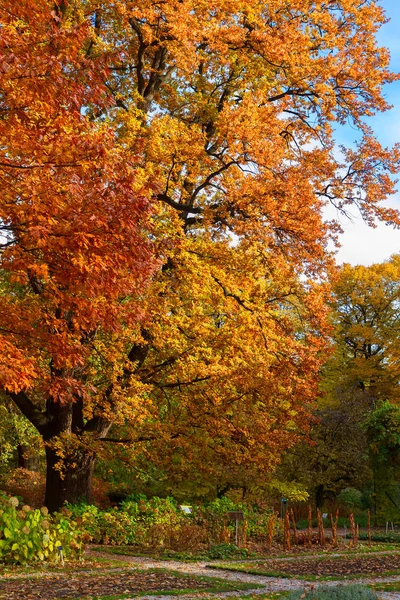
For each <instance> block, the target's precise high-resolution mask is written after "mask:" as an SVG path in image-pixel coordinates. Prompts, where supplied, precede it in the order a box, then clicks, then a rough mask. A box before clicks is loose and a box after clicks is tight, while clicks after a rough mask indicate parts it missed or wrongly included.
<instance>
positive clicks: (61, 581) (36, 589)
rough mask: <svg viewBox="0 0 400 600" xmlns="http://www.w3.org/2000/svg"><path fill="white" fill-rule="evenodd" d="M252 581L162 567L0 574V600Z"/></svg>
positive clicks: (237, 586) (227, 586)
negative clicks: (225, 578)
mask: <svg viewBox="0 0 400 600" xmlns="http://www.w3.org/2000/svg"><path fill="white" fill-rule="evenodd" d="M255 587H258V586H255V585H254V584H246V583H237V582H231V581H224V580H222V579H216V578H214V577H213V578H211V577H196V576H191V575H184V574H181V573H175V572H173V571H165V570H161V569H160V570H158V569H157V570H146V571H137V570H132V569H129V570H128V569H114V570H108V571H107V572H96V573H84V572H78V571H71V570H70V571H69V572H67V573H62V572H59V573H48V574H46V575H45V574H42V575H41V576H32V575H30V576H29V575H23V576H22V575H19V576H15V575H13V576H12V577H10V576H8V577H7V576H4V577H2V578H1V579H0V598H1V599H2V600H3V599H4V600H22V599H23V600H38V599H40V600H42V599H46V600H59V599H71V600H72V599H78V598H79V599H80V600H84V599H88V600H89V599H90V600H95V599H100V598H102V599H104V600H106V599H107V600H108V599H111V598H113V599H114V598H129V597H132V595H135V596H140V595H146V594H167V593H168V594H182V593H189V592H193V591H202V592H213V593H217V592H225V591H230V590H246V589H254V588H255Z"/></svg>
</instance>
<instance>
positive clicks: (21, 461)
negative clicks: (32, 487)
mask: <svg viewBox="0 0 400 600" xmlns="http://www.w3.org/2000/svg"><path fill="white" fill-rule="evenodd" d="M17 453H18V467H19V468H22V469H27V470H28V471H35V472H36V473H37V472H38V471H39V468H40V456H39V454H37V453H35V451H34V450H32V448H30V447H29V446H27V445H26V444H18V446H17Z"/></svg>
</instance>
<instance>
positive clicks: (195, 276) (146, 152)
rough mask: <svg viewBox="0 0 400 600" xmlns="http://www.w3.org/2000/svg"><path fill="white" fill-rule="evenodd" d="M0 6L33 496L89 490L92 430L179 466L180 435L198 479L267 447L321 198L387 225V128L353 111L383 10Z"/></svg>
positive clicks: (304, 356) (368, 104)
mask: <svg viewBox="0 0 400 600" xmlns="http://www.w3.org/2000/svg"><path fill="white" fill-rule="evenodd" d="M0 22H1V28H2V39H1V41H0V44H1V54H2V56H1V67H0V89H1V97H0V101H1V115H2V116H1V119H0V137H1V144H0V153H1V156H0V176H1V182H2V192H3V193H2V200H1V204H0V228H1V287H0V293H1V296H2V306H1V310H0V336H1V340H0V341H1V348H2V349H1V354H0V385H1V388H2V390H3V391H4V392H5V393H6V395H7V397H8V399H9V400H10V401H13V402H15V403H16V405H17V406H18V407H19V409H20V410H21V411H22V413H23V414H24V415H25V416H26V417H27V418H28V419H29V420H30V421H31V422H32V423H33V424H34V425H35V427H36V428H37V429H38V431H39V432H40V434H41V435H42V437H43V439H44V441H45V444H46V453H47V465H48V470H47V482H48V492H47V497H46V503H47V505H48V506H49V508H51V509H55V508H57V507H59V506H60V505H61V504H62V502H63V501H64V500H65V499H70V500H71V499H72V500H74V499H77V498H78V497H79V495H84V496H85V495H86V496H87V495H88V494H89V491H90V489H89V488H90V477H91V473H92V469H93V463H94V459H95V457H96V455H97V453H98V452H99V447H101V445H102V443H103V442H105V441H112V440H113V441H116V442H117V443H127V444H133V445H134V447H139V448H140V451H142V452H146V451H149V447H148V446H146V444H150V445H151V444H161V445H163V447H164V448H165V458H166V460H167V461H169V460H174V461H176V462H178V463H179V462H180V463H181V464H182V470H181V473H182V477H183V476H184V473H185V465H184V463H185V461H189V460H191V459H192V458H193V460H194V459H195V458H196V456H195V455H196V454H198V453H199V452H200V450H199V448H203V449H204V450H202V451H201V457H200V458H201V459H202V460H200V461H199V464H203V465H205V464H206V465H207V466H206V467H205V468H207V469H208V470H209V471H213V472H214V477H215V478H218V473H219V466H218V465H220V464H221V461H224V460H228V461H229V464H231V465H232V466H233V468H241V467H242V466H243V465H244V464H247V463H248V462H251V464H252V465H254V466H256V467H257V468H258V469H259V470H264V471H266V470H270V469H272V468H273V466H274V464H276V462H277V460H278V459H279V456H280V453H281V451H282V448H284V447H286V446H288V445H291V444H292V443H294V441H295V439H296V437H297V436H298V434H299V433H300V432H301V431H305V430H306V429H307V427H308V425H307V415H308V414H309V408H310V404H311V402H312V401H313V398H314V396H315V390H316V381H317V375H318V370H319V367H320V364H321V361H322V360H323V357H324V349H325V346H326V336H327V331H328V330H327V326H326V319H325V317H326V312H327V309H326V307H325V299H326V295H327V286H326V283H325V282H326V278H327V273H328V271H329V269H330V267H331V265H332V257H331V255H330V254H329V252H328V251H327V244H328V242H329V240H330V239H331V238H334V237H335V236H336V234H337V232H338V225H337V223H334V222H333V223H325V222H324V219H323V215H322V211H323V208H324V206H325V205H326V204H327V203H328V202H330V203H332V204H333V205H334V206H336V207H337V209H338V210H339V211H346V209H347V207H348V206H349V205H352V204H355V205H356V206H358V208H359V209H360V211H361V213H362V214H363V216H364V218H365V219H366V220H367V221H368V222H370V223H373V222H374V220H375V219H376V218H379V219H384V220H387V221H389V222H392V223H398V215H397V214H396V213H395V211H392V210H389V209H385V208H384V207H383V206H382V205H381V204H380V202H381V201H382V200H384V199H385V198H386V197H387V195H388V194H390V193H391V192H392V191H393V185H394V184H393V182H392V178H391V176H392V175H393V174H394V173H395V171H396V169H397V167H398V158H399V153H398V149H397V148H395V149H384V148H382V147H381V146H380V145H379V143H378V142H377V140H376V139H375V138H374V136H373V134H372V132H371V131H370V129H369V127H368V126H367V125H366V123H365V118H366V117H368V116H369V115H371V114H372V113H374V112H375V111H380V110H385V109H386V108H388V107H387V105H386V103H385V100H384V98H383V96H382V94H381V91H382V85H383V84H384V83H387V82H390V81H392V80H393V79H394V76H393V75H392V74H391V73H390V72H389V70H388V62H389V56H388V53H387V51H386V50H385V49H381V48H378V47H377V44H376V40H375V33H376V31H377V29H378V27H379V26H380V25H381V24H382V23H383V22H384V14H383V11H382V9H381V8H380V7H379V6H378V5H377V3H376V2H375V1H370V2H360V1H359V0H346V1H345V0H334V1H333V2H329V3H326V2H323V1H317V2H316V1H315V0H312V1H311V0H301V1H300V0H299V1H295V2H290V3H287V2H286V0H269V1H267V2H265V1H264V2H254V1H252V2H250V1H240V2H230V1H227V0H217V1H216V2H214V3H213V4H212V5H210V4H209V3H205V2H193V0H179V1H178V0H167V1H166V2H162V3H160V2H150V1H148V0H142V1H141V2H135V3H133V2H130V1H128V0H123V1H116V2H113V3H108V2H101V1H100V2H97V1H96V2H92V1H86V0H70V1H69V2H67V1H65V0H59V1H56V2H54V1H51V2H50V1H47V0H38V1H36V0H35V1H33V0H21V2H19V3H18V5H17V6H16V5H15V2H13V1H12V0H4V2H3V3H2V6H1V7H0ZM346 121H350V122H351V123H352V124H353V125H354V126H355V127H356V128H357V129H358V130H359V132H360V141H359V143H358V144H357V147H355V148H347V149H346V148H342V149H341V152H340V153H338V152H337V150H336V148H335V144H334V138H333V125H334V123H337V122H338V123H344V122H346ZM113 425H114V426H115V425H118V426H119V427H120V428H122V431H123V432H124V435H122V436H121V435H120V433H121V431H118V430H116V429H115V428H114V431H113V430H112V429H111V427H112V426H113ZM128 425H129V428H128ZM182 457H183V458H182ZM204 457H206V460H204ZM213 457H214V458H213ZM213 465H214V466H215V468H214V466H213ZM83 482H86V484H85V485H83Z"/></svg>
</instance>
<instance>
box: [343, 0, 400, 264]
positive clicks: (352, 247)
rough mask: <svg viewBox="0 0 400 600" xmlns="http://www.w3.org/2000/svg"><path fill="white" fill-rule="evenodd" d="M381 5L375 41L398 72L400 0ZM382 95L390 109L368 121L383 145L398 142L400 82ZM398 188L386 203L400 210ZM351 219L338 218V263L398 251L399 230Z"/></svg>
mask: <svg viewBox="0 0 400 600" xmlns="http://www.w3.org/2000/svg"><path fill="white" fill-rule="evenodd" d="M380 5H381V6H382V7H383V8H384V9H385V12H386V16H387V17H388V18H390V21H389V22H388V23H387V24H386V25H384V26H383V27H382V28H381V30H380V31H379V33H378V42H379V44H380V45H381V46H386V47H387V48H389V50H390V53H391V66H392V70H393V71H395V72H400V0H381V1H380ZM384 94H385V97H386V99H387V100H388V102H389V104H392V105H393V108H392V110H390V111H387V112H385V113H381V114H379V115H377V116H376V117H374V118H373V119H371V120H370V124H371V126H372V127H373V129H374V131H375V133H376V136H377V138H378V139H379V141H380V142H381V143H382V144H383V145H384V146H392V145H393V144H395V143H396V142H400V81H398V82H395V83H393V84H391V85H390V86H386V87H385V90H384ZM338 133H339V132H338ZM353 133H355V132H353V131H352V130H351V129H350V128H347V129H346V130H345V131H340V133H339V137H340V141H346V142H347V143H349V142H352V141H353V139H354V138H353ZM354 137H355V136H354ZM399 178H400V174H399ZM397 187H398V188H399V192H398V193H397V194H396V195H395V196H394V197H392V198H391V199H390V201H389V205H390V206H393V207H396V208H398V209H399V210H400V182H399V184H398V186H397ZM352 221H353V222H349V221H347V220H342V221H341V223H342V226H343V229H344V230H345V233H344V234H343V235H342V237H341V244H342V247H341V249H340V250H339V252H338V254H337V262H338V263H341V262H349V263H351V264H366V265H368V264H372V263H375V262H382V261H384V260H386V259H387V258H389V257H390V255H391V254H394V253H397V252H400V230H395V229H393V228H391V227H387V226H386V225H378V227H377V228H375V229H372V228H370V227H367V226H366V225H365V224H364V223H363V222H362V219H361V218H360V217H359V215H357V213H356V212H355V211H354V214H353V219H352Z"/></svg>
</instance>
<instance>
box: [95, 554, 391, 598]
mask: <svg viewBox="0 0 400 600" xmlns="http://www.w3.org/2000/svg"><path fill="white" fill-rule="evenodd" d="M90 553H91V551H90V550H89V554H90ZM96 555H97V556H99V553H98V552H96ZM104 556H107V557H108V558H109V556H110V555H109V554H104ZM113 558H115V559H116V558H118V559H121V560H123V561H124V562H129V563H131V565H132V567H134V568H135V567H136V568H140V569H171V570H173V571H179V572H181V573H186V574H190V575H207V576H209V577H219V578H223V579H226V580H230V581H240V582H246V583H255V584H258V585H262V586H263V587H262V588H256V589H254V590H247V591H246V592H244V591H240V592H223V593H221V592H219V593H217V594H214V596H215V598H234V597H236V596H244V595H258V594H266V593H271V592H280V591H291V590H296V589H309V588H313V587H315V586H316V585H318V582H316V581H306V580H304V579H301V580H300V579H295V578H293V579H289V578H284V577H265V576H262V575H252V574H248V573H241V572H233V571H224V570H221V569H213V568H211V567H209V566H208V565H209V564H210V561H208V562H204V561H199V562H190V563H189V562H182V561H174V560H157V559H154V558H148V557H143V556H128V555H113ZM377 581H379V582H380V583H384V582H394V581H399V582H400V575H391V576H387V577H363V578H360V579H357V580H354V579H348V580H346V579H345V578H342V579H341V580H339V582H340V583H341V584H343V585H346V584H350V583H363V584H373V583H376V582H377ZM321 583H322V582H321ZM323 584H324V585H337V584H338V580H335V581H324V582H323ZM378 595H379V598H381V599H382V600H400V592H378ZM207 596H208V597H210V598H211V597H212V596H213V594H207ZM199 597H201V593H200V594H197V595H191V596H180V598H181V600H188V599H189V598H199ZM127 600H130V599H127ZM143 600H160V596H151V595H149V596H145V597H144V598H143ZM162 600H176V596H162Z"/></svg>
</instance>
